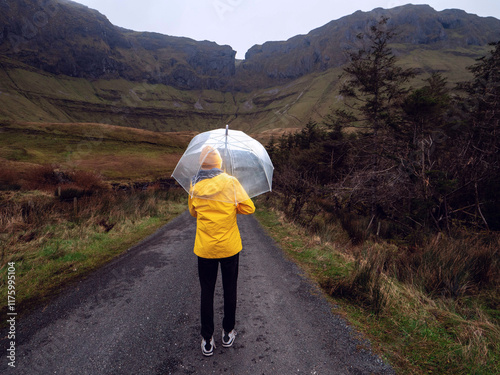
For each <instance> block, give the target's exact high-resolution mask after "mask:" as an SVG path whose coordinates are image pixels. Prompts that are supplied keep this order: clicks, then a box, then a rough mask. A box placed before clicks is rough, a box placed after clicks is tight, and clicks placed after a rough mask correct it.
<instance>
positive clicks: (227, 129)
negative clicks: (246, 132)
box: [226, 124, 229, 135]
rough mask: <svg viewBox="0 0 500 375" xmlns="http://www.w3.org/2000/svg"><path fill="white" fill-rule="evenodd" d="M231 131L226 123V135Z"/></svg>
mask: <svg viewBox="0 0 500 375" xmlns="http://www.w3.org/2000/svg"><path fill="white" fill-rule="evenodd" d="M228 132H229V125H227V124H226V135H227V133H228Z"/></svg>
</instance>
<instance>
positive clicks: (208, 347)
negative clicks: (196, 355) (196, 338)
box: [201, 337, 215, 357]
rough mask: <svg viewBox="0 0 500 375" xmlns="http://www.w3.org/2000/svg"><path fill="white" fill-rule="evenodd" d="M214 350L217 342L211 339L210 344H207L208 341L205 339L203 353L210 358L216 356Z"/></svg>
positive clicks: (202, 344) (202, 343)
mask: <svg viewBox="0 0 500 375" xmlns="http://www.w3.org/2000/svg"><path fill="white" fill-rule="evenodd" d="M214 349H215V341H214V338H213V337H212V338H211V339H210V341H209V342H207V340H205V339H203V340H201V352H202V353H203V355H204V356H205V357H210V356H212V355H214Z"/></svg>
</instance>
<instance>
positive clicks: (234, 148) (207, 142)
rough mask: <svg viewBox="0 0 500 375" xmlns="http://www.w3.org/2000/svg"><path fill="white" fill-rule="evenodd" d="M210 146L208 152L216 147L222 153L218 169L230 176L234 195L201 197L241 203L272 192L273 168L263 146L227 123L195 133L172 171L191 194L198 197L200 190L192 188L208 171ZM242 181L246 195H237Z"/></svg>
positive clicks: (173, 175) (219, 153)
mask: <svg viewBox="0 0 500 375" xmlns="http://www.w3.org/2000/svg"><path fill="white" fill-rule="evenodd" d="M207 147H208V149H209V151H215V150H216V151H215V153H218V155H220V158H221V159H222V166H219V167H220V171H219V170H216V171H217V173H221V174H222V173H223V174H226V175H229V176H231V178H229V179H225V181H229V182H230V183H231V184H232V186H231V187H229V188H230V189H233V190H234V194H226V195H225V196H224V197H222V196H221V195H213V196H212V197H208V196H207V195H206V194H204V195H203V196H198V197H199V198H205V199H214V200H220V201H224V202H228V203H234V204H238V203H239V202H240V201H241V200H244V199H248V198H253V197H255V196H257V195H260V194H263V193H266V192H268V191H271V189H272V179H273V171H274V167H273V163H272V162H271V159H270V158H269V155H268V153H267V151H266V149H265V148H264V146H262V144H261V143H260V142H258V141H257V140H255V139H254V138H252V137H250V136H248V135H247V134H245V133H243V132H242V131H238V130H230V129H229V128H228V126H226V129H216V130H211V131H207V132H204V133H201V134H198V135H196V136H195V137H194V138H193V139H192V140H191V142H190V143H189V145H188V147H187V149H186V151H185V152H184V154H183V155H182V157H181V159H180V160H179V162H178V163H177V166H176V167H175V170H174V172H173V173H172V177H173V178H175V179H176V180H177V182H178V183H179V184H180V185H181V186H182V187H183V188H184V189H185V190H186V191H187V192H188V193H189V194H191V196H192V197H196V191H197V190H196V189H194V188H193V187H194V185H196V183H198V182H199V181H200V178H199V176H201V175H203V174H204V173H205V174H206V173H207V171H206V170H205V169H206V167H205V166H204V164H203V163H204V162H205V161H206V160H205V158H206V151H207ZM217 173H215V175H216V174H217ZM239 184H240V185H241V187H243V189H244V190H245V192H246V194H237V191H236V190H237V189H240V187H239V186H238V185H239ZM228 197H230V198H228Z"/></svg>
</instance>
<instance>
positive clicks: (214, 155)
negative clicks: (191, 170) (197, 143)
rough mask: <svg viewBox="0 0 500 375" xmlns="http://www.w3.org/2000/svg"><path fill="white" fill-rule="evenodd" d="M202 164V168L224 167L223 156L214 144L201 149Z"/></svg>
mask: <svg viewBox="0 0 500 375" xmlns="http://www.w3.org/2000/svg"><path fill="white" fill-rule="evenodd" d="M200 164H201V168H202V169H212V168H219V169H220V168H221V167H222V158H221V157H220V154H219V151H217V149H215V148H213V147H212V146H205V147H203V150H201V154H200Z"/></svg>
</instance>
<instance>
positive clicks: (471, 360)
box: [256, 202, 500, 375]
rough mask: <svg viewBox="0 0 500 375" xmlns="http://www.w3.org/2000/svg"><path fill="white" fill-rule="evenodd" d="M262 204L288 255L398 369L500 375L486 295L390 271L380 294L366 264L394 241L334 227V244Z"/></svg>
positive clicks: (498, 342)
mask: <svg viewBox="0 0 500 375" xmlns="http://www.w3.org/2000/svg"><path fill="white" fill-rule="evenodd" d="M257 207H258V209H257V211H256V217H257V218H258V220H259V221H260V222H261V224H262V225H263V226H264V228H266V230H267V231H268V233H269V234H270V235H271V237H273V238H274V239H275V240H276V241H277V243H278V244H279V245H280V246H281V247H282V248H283V250H284V252H285V254H287V256H289V257H290V258H291V259H293V260H294V261H295V262H296V263H297V264H298V265H299V266H301V267H302V268H303V269H304V270H305V271H306V272H307V274H308V275H309V276H310V277H311V278H312V279H313V280H315V281H317V282H318V283H319V284H320V285H321V286H322V287H323V289H324V291H325V294H326V295H332V297H329V298H331V301H332V303H333V304H335V306H339V307H340V308H335V309H334V311H335V312H336V313H339V314H341V315H343V316H344V317H346V319H347V320H348V321H349V322H350V324H351V325H352V326H353V327H354V328H355V329H357V330H358V331H359V332H361V333H362V334H363V335H364V336H366V337H367V338H368V339H369V340H370V341H371V343H372V347H373V348H374V350H375V351H376V352H377V353H379V355H380V356H381V357H382V358H384V359H385V360H387V361H388V362H390V363H391V365H392V366H393V368H394V369H395V370H396V373H398V374H478V375H479V374H481V375H487V374H488V375H490V374H496V373H500V321H499V320H498V319H495V318H494V317H495V316H498V311H496V310H495V309H492V308H491V307H488V306H487V304H485V303H484V302H483V300H482V297H481V296H476V297H474V296H473V297H469V298H468V299H465V298H463V299H460V300H453V299H447V298H433V297H431V296H429V295H427V294H425V293H424V292H423V291H422V290H420V289H419V288H418V287H416V286H415V285H412V284H403V283H400V282H398V281H396V280H395V279H393V278H392V277H390V276H388V275H386V274H385V273H383V274H379V279H378V281H379V285H378V293H380V294H381V296H378V295H377V294H375V295H374V294H373V293H374V290H373V289H371V288H375V286H376V284H373V280H370V277H368V279H367V280H365V281H361V279H360V277H361V275H363V273H362V272H363V270H364V269H367V268H363V267H366V266H367V265H369V264H370V263H371V262H375V265H376V264H377V263H376V262H377V261H378V259H377V257H376V256H377V254H379V253H386V254H387V253H391V252H392V253H393V254H396V253H394V251H397V248H395V247H394V245H388V244H384V243H369V242H365V243H364V244H362V245H360V246H358V247H355V246H352V245H350V244H349V243H348V241H346V240H345V239H346V236H345V234H343V233H342V232H343V231H342V229H341V228H337V227H333V228H332V229H331V231H332V232H336V233H334V235H333V237H335V238H337V241H336V242H334V243H329V242H326V240H324V239H321V238H320V237H319V236H313V235H311V234H310V233H307V232H306V230H305V229H304V228H301V227H299V226H297V225H295V224H293V223H290V222H288V221H287V220H286V219H285V217H284V216H283V215H282V214H281V213H279V212H278V211H275V210H271V209H269V208H266V207H265V206H264V204H263V202H262V204H261V203H259V202H257ZM363 254H364V255H363ZM360 255H361V258H360ZM376 269H377V267H375V271H376ZM372 272H373V270H372ZM368 276H370V274H368ZM371 277H373V275H372V276H371ZM339 285H340V286H341V288H340V289H339ZM339 290H340V291H343V293H344V294H343V295H342V293H340V294H339ZM377 296H378V297H380V299H379V300H377V299H376V298H375V297H377ZM370 298H371V299H370ZM374 301H375V302H377V301H378V302H380V303H381V304H380V306H378V307H379V310H377V311H378V312H374V306H373V303H375V302H374ZM491 310H494V312H493V313H492V312H491Z"/></svg>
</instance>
